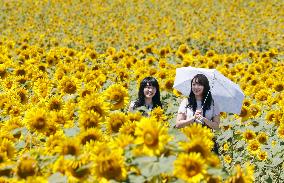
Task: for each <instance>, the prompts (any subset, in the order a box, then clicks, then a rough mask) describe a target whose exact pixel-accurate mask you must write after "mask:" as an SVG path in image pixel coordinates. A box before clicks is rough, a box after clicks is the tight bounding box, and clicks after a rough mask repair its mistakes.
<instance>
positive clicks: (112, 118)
mask: <svg viewBox="0 0 284 183" xmlns="http://www.w3.org/2000/svg"><path fill="white" fill-rule="evenodd" d="M128 121H129V118H128V117H127V115H125V114H124V113H123V112H114V113H111V114H110V115H109V116H108V119H107V122H106V123H107V129H108V132H109V133H117V132H118V131H119V129H120V127H121V126H122V125H123V124H124V123H126V122H128Z"/></svg>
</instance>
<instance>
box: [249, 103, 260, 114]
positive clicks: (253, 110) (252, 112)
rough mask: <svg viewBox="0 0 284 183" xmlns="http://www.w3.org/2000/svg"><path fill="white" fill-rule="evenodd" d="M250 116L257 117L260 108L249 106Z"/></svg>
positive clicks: (254, 105) (253, 105)
mask: <svg viewBox="0 0 284 183" xmlns="http://www.w3.org/2000/svg"><path fill="white" fill-rule="evenodd" d="M249 109H250V114H251V116H252V117H259V116H260V115H261V107H260V105H258V104H251V105H250V106H249Z"/></svg>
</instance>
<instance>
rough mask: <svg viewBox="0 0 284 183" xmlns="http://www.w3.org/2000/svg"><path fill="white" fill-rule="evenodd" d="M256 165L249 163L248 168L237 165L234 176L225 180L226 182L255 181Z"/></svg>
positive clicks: (245, 182) (251, 182) (248, 182)
mask: <svg viewBox="0 0 284 183" xmlns="http://www.w3.org/2000/svg"><path fill="white" fill-rule="evenodd" d="M253 174H254V166H252V165H249V164H247V165H246V168H244V169H242V168H241V166H240V165H237V166H236V167H235V173H234V174H233V176H231V177H229V178H228V179H227V180H225V183H236V182H243V183H253V182H254V175H253Z"/></svg>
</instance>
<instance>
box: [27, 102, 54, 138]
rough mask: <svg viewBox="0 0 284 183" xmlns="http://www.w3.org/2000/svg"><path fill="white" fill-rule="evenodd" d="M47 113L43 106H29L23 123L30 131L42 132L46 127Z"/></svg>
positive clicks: (47, 123)
mask: <svg viewBox="0 0 284 183" xmlns="http://www.w3.org/2000/svg"><path fill="white" fill-rule="evenodd" d="M48 118H49V115H48V113H47V112H46V110H45V109H43V108H36V107H35V108H31V109H30V110H28V111H27V112H26V114H25V117H24V123H25V124H26V125H27V127H28V129H29V130H31V131H32V132H38V133H43V132H45V131H46V130H47V129H48V126H49V122H48Z"/></svg>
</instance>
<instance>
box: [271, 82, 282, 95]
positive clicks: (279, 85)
mask: <svg viewBox="0 0 284 183" xmlns="http://www.w3.org/2000/svg"><path fill="white" fill-rule="evenodd" d="M273 89H274V90H275V91H277V92H282V91H283V89H284V84H283V82H279V81H278V82H276V83H274V85H273Z"/></svg>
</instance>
